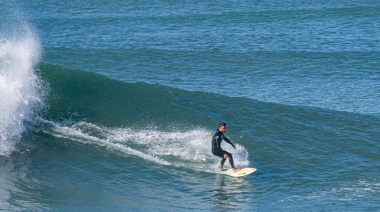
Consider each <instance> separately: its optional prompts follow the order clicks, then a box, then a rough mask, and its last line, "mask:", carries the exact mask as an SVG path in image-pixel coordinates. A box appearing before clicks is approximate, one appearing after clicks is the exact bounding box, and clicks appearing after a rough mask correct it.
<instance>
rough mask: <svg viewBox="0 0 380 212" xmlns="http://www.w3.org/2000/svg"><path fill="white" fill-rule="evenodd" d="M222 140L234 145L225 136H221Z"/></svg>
mask: <svg viewBox="0 0 380 212" xmlns="http://www.w3.org/2000/svg"><path fill="white" fill-rule="evenodd" d="M223 140H225V141H226V142H227V143H229V144H231V145H234V144H233V143H232V142H231V141H230V140H229V139H228V138H227V137H226V136H223Z"/></svg>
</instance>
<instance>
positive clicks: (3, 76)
mask: <svg viewBox="0 0 380 212" xmlns="http://www.w3.org/2000/svg"><path fill="white" fill-rule="evenodd" d="M15 13H16V12H15ZM17 13H18V12H17ZM3 21H4V22H2V23H1V25H0V155H8V154H10V153H11V152H12V150H14V147H15V143H16V141H17V140H18V139H19V138H20V137H21V135H22V133H23V132H24V130H25V126H24V122H25V120H27V119H29V118H30V117H31V116H32V115H33V114H34V111H35V109H36V108H37V107H38V106H39V105H41V102H42V97H41V95H40V90H41V89H40V87H39V85H40V83H39V79H38V77H37V75H36V73H35V71H34V70H35V66H36V65H37V63H38V61H39V59H40V55H41V54H40V53H41V49H40V44H39V40H38V38H37V36H36V34H35V33H34V32H33V30H32V27H31V26H30V25H29V24H28V23H27V22H26V21H25V20H23V19H22V18H20V15H14V14H12V15H10V17H4V19H3Z"/></svg>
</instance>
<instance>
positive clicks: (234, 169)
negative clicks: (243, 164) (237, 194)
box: [232, 168, 241, 172]
mask: <svg viewBox="0 0 380 212" xmlns="http://www.w3.org/2000/svg"><path fill="white" fill-rule="evenodd" d="M240 170H241V168H233V169H232V171H233V172H238V171H240Z"/></svg>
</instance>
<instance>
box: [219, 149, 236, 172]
mask: <svg viewBox="0 0 380 212" xmlns="http://www.w3.org/2000/svg"><path fill="white" fill-rule="evenodd" d="M224 154H227V156H228V161H229V162H230V165H231V168H235V164H234V159H233V158H232V155H231V153H229V152H226V151H224V150H222V151H220V152H218V154H215V155H217V156H219V157H221V158H222V160H221V161H220V167H219V168H220V169H223V166H224V163H225V162H226V159H225V158H224Z"/></svg>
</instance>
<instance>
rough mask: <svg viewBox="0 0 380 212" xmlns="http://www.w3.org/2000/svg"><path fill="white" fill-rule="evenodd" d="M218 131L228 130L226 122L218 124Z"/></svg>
mask: <svg viewBox="0 0 380 212" xmlns="http://www.w3.org/2000/svg"><path fill="white" fill-rule="evenodd" d="M218 131H219V132H222V133H225V132H226V123H223V122H222V123H219V124H218Z"/></svg>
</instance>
